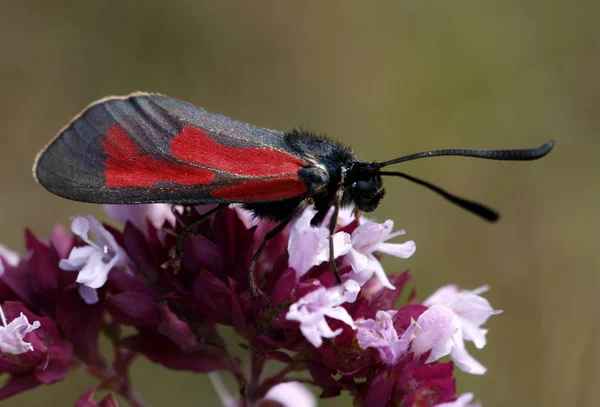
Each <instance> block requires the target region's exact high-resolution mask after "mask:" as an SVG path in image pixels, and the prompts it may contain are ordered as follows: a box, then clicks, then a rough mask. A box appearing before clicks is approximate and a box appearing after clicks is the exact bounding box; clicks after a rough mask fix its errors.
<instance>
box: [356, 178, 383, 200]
mask: <svg viewBox="0 0 600 407" xmlns="http://www.w3.org/2000/svg"><path fill="white" fill-rule="evenodd" d="M378 189H379V186H378V185H377V183H375V182H373V181H356V182H354V183H352V191H353V192H354V196H356V197H365V198H366V197H371V196H373V195H375V194H376V193H377V190H378Z"/></svg>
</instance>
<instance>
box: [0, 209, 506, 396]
mask: <svg viewBox="0 0 600 407" xmlns="http://www.w3.org/2000/svg"><path fill="white" fill-rule="evenodd" d="M206 210H207V208H206V207H196V208H178V210H176V211H173V210H172V208H171V207H170V206H168V205H160V204H159V205H135V206H116V205H115V206H106V211H107V213H108V214H109V216H111V217H112V218H113V219H115V220H117V221H119V222H121V223H122V224H123V227H122V230H119V229H115V228H112V227H110V226H106V225H103V224H101V223H100V222H98V221H97V220H96V219H94V218H93V217H91V216H88V217H75V218H73V220H72V224H71V230H72V235H70V234H69V233H67V232H66V231H65V230H64V229H62V228H57V229H55V230H54V231H53V233H52V235H51V237H50V239H49V241H47V242H45V241H42V240H40V239H38V238H37V237H35V236H34V235H33V234H32V233H30V232H26V247H27V256H26V257H24V258H19V256H18V255H17V254H15V253H14V252H11V251H10V250H8V249H6V248H4V247H2V246H0V305H1V309H0V316H1V317H2V326H0V372H3V373H5V374H6V375H8V376H9V380H8V381H7V382H6V384H5V385H4V387H2V388H0V400H1V399H5V398H7V397H10V396H12V395H14V394H17V393H19V392H22V391H25V390H28V389H31V388H33V387H36V386H38V385H40V384H52V383H55V382H57V381H60V380H63V379H64V378H65V377H66V376H67V375H68V373H69V372H70V371H72V370H73V369H76V368H79V369H83V370H85V371H86V372H87V373H89V374H90V375H92V376H94V377H96V378H97V379H98V380H99V384H98V386H96V387H94V388H92V389H88V390H86V391H84V392H82V395H81V397H80V398H79V400H77V401H76V405H85V406H116V405H117V402H116V399H115V398H114V397H113V396H112V395H109V396H107V397H106V398H104V399H103V400H102V401H100V402H98V403H96V402H94V401H93V397H94V392H95V390H96V388H102V389H105V390H106V389H108V390H111V391H113V392H114V393H117V394H119V395H120V396H121V397H123V398H124V399H125V400H126V401H127V402H128V403H129V404H130V405H132V406H143V405H144V403H143V401H142V400H141V399H140V397H139V396H138V395H137V394H136V393H135V391H134V390H133V388H132V386H131V381H130V379H129V375H128V370H129V366H130V364H131V362H132V361H133V359H134V358H135V357H136V356H138V355H140V356H143V357H146V358H148V359H149V360H151V361H153V362H155V363H158V364H161V365H163V366H164V367H166V368H169V369H176V370H187V371H192V372H200V373H209V375H210V378H211V381H212V382H213V385H214V386H215V390H216V391H217V393H218V395H219V396H220V398H221V400H222V402H223V405H224V406H228V407H234V406H236V407H237V406H239V407H243V406H253V405H262V404H261V403H263V402H264V403H265V404H264V405H267V404H268V403H279V404H281V405H284V406H299V407H304V406H306V407H308V406H314V405H316V401H315V399H314V397H313V396H312V393H311V392H309V391H307V390H306V388H305V387H304V386H303V385H302V384H301V383H300V382H303V383H308V384H311V385H313V386H316V387H317V388H319V389H320V393H321V397H334V396H337V395H339V394H340V393H341V392H343V391H344V392H349V393H350V394H352V395H353V397H354V400H355V405H357V406H375V407H377V406H382V407H383V406H417V405H418V406H434V405H439V406H456V407H459V406H473V405H475V404H470V403H471V400H472V398H473V395H472V394H470V393H467V394H464V395H462V396H460V397H457V396H456V394H455V393H456V388H455V380H454V377H453V371H454V367H455V366H456V367H458V368H459V369H461V370H463V371H465V372H468V373H472V374H483V373H484V372H485V367H484V366H483V365H482V364H481V363H479V362H478V361H477V360H476V359H475V358H473V357H472V356H471V355H470V354H469V353H468V352H467V348H466V346H465V342H468V341H471V342H473V343H474V345H475V347H476V348H478V349H480V348H482V347H483V346H485V343H486V339H485V335H486V333H487V331H486V330H485V329H482V328H481V326H482V325H483V324H484V323H485V322H486V320H487V319H488V318H489V317H490V316H491V315H494V314H496V313H498V312H500V311H497V310H494V309H493V308H492V307H491V306H490V304H489V302H488V301H487V300H486V299H484V298H483V297H481V295H480V294H482V293H483V292H484V291H485V290H486V289H487V287H481V288H478V289H476V290H470V291H469V290H461V289H459V288H457V287H456V286H452V285H449V286H445V287H442V288H440V289H439V290H438V291H436V292H435V293H433V294H432V295H431V296H430V297H428V298H427V299H425V300H424V301H422V302H419V301H417V298H416V294H415V292H414V290H413V292H412V294H411V295H410V296H409V299H408V300H407V301H406V302H405V303H404V304H400V305H399V304H397V302H398V300H399V298H400V296H401V294H402V291H403V288H404V287H405V286H406V284H407V283H408V282H409V280H410V277H411V276H410V274H409V273H408V272H402V273H393V274H386V273H385V272H384V270H383V268H382V266H381V264H380V262H379V258H380V256H381V254H389V255H392V256H396V257H399V258H408V257H410V256H411V255H412V254H413V253H414V252H415V243H414V242H412V241H407V242H403V243H394V242H390V240H391V239H393V238H396V237H398V236H401V235H403V234H404V231H396V232H393V227H394V224H393V222H392V221H389V220H388V221H386V222H384V223H381V224H380V223H375V222H372V221H370V220H368V219H365V218H360V219H359V220H357V219H354V217H353V215H352V212H351V211H350V210H348V211H342V212H341V213H340V215H339V217H338V223H337V227H336V231H335V234H334V235H333V242H334V249H335V250H334V257H335V261H336V265H337V268H338V269H339V271H340V276H341V278H342V284H341V285H338V284H337V283H336V278H335V276H334V274H333V273H332V271H331V267H330V264H329V231H328V229H327V228H326V227H324V226H311V225H310V221H311V219H312V218H313V216H314V215H315V211H314V209H312V208H308V209H306V210H305V211H304V212H303V213H302V214H301V215H300V216H299V217H298V218H297V219H295V220H294V221H293V222H292V223H291V224H290V226H289V227H287V228H286V229H285V230H284V231H283V232H282V233H280V234H279V235H278V236H277V237H275V238H273V239H271V240H269V242H268V243H267V245H266V247H265V250H264V251H263V253H262V255H261V256H260V257H259V260H258V262H257V265H256V268H255V273H256V277H257V281H258V283H259V284H258V286H259V296H258V297H257V298H255V297H253V296H252V294H251V291H250V287H249V284H248V275H247V273H248V269H249V266H250V262H251V259H252V256H253V254H254V252H255V250H256V249H257V247H258V246H259V244H260V243H261V242H262V240H263V239H264V237H265V234H266V233H267V232H268V231H269V230H270V228H271V227H273V224H272V223H270V222H268V221H258V220H257V219H255V218H254V217H253V216H252V214H251V213H249V212H248V211H246V210H244V209H242V208H239V207H230V208H226V209H222V210H219V211H217V212H216V213H215V214H214V215H213V216H211V217H210V218H208V219H207V220H206V221H204V222H202V223H200V224H199V225H197V227H196V230H195V233H193V234H191V235H189V236H186V237H184V239H183V244H182V249H183V255H182V257H181V258H173V253H174V250H173V248H174V246H175V244H176V241H177V238H178V236H179V235H180V234H181V233H183V230H184V228H185V226H186V225H188V224H190V223H192V222H193V221H194V219H196V218H197V217H198V216H199V213H203V212H205V211H206ZM326 224H327V219H326V220H325V222H323V225H326ZM220 325H225V326H230V327H233V328H234V329H235V330H236V332H237V333H238V334H239V335H240V337H241V338H242V343H241V345H240V346H242V348H243V349H245V350H247V352H248V353H249V358H248V360H249V367H248V368H245V367H244V366H243V363H242V362H241V361H240V360H238V359H237V358H235V357H233V356H232V354H231V352H230V350H229V349H228V347H227V346H226V344H225V341H224V340H223V338H222V337H221V335H220V333H219V330H218V329H217V327H218V326H220ZM120 326H128V327H132V328H134V333H133V334H130V335H127V336H123V335H122V334H121V332H123V331H122V330H121V329H119V328H120ZM128 332H131V330H128ZM102 334H104V335H106V336H107V337H108V338H109V340H110V341H111V342H112V344H113V346H112V349H113V351H114V355H113V357H112V358H110V359H109V360H107V359H105V358H104V357H103V356H102V355H101V354H100V352H99V350H98V341H99V337H100V335H102ZM447 355H449V360H447V361H441V360H440V359H441V358H443V357H445V356H447ZM269 361H277V362H280V364H283V368H281V369H280V370H278V371H274V372H273V371H271V374H269V375H268V374H266V372H268V371H270V368H271V366H270V365H269V363H268V362H269ZM217 372H228V373H230V374H231V375H232V376H233V378H234V379H235V383H236V384H237V386H238V389H236V390H235V391H232V392H230V391H228V390H227V389H226V388H225V386H223V384H222V382H221V381H220V377H219V376H218V374H217ZM302 372H308V376H306V375H304V376H303V375H301V374H300V375H299V374H298V373H302ZM233 394H236V395H243V396H233ZM269 405H270V404H269Z"/></svg>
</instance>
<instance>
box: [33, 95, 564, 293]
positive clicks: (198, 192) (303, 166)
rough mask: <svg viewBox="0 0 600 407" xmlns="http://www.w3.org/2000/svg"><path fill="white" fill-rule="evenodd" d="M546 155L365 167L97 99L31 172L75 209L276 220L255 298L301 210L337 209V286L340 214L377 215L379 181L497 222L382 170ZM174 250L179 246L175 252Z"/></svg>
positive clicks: (335, 153) (348, 156)
mask: <svg viewBox="0 0 600 407" xmlns="http://www.w3.org/2000/svg"><path fill="white" fill-rule="evenodd" d="M553 146H554V143H553V142H552V141H548V142H546V143H545V144H543V145H541V146H540V147H537V148H531V149H522V150H436V151H427V152H422V153H416V154H411V155H407V156H404V157H400V158H395V159H393V160H390V161H384V162H365V161H361V160H359V159H357V158H356V156H355V155H354V153H353V152H352V151H351V150H350V149H349V148H347V147H344V146H343V145H341V144H339V143H337V142H335V141H333V140H330V139H328V138H325V137H322V136H317V135H315V134H312V133H309V132H306V131H299V130H292V131H290V132H287V133H284V132H280V131H275V130H269V129H265V128H260V127H256V126H252V125H250V124H246V123H241V122H238V121H235V120H233V119H230V118H229V117H226V116H222V115H219V114H215V113H211V112H209V111H207V110H204V109H202V108H199V107H196V106H194V105H191V104H189V103H186V102H182V101H179V100H177V99H174V98H170V97H166V96H162V95H158V94H150V93H133V94H131V95H128V96H123V97H108V98H105V99H101V100H99V101H97V102H95V103H92V104H91V105H90V106H88V107H87V108H86V109H85V110H84V111H83V112H81V113H80V114H79V115H77V116H75V118H74V119H72V120H71V122H69V123H68V124H67V126H65V127H64V128H63V129H62V130H60V132H59V133H58V135H57V136H56V137H55V138H54V139H53V140H52V141H51V142H50V144H49V145H48V146H47V147H46V148H45V149H43V150H42V151H41V152H40V153H39V155H38V157H37V158H36V161H35V164H34V168H33V172H34V176H35V177H36V179H37V181H38V182H39V183H41V184H42V185H43V186H44V187H45V188H46V189H48V190H49V191H50V192H53V193H55V194H57V195H59V196H61V197H64V198H68V199H72V200H76V201H83V202H92V203H103V204H107V203H111V204H136V203H158V202H162V203H171V204H183V205H197V204H206V203H217V204H221V205H218V206H217V207H216V208H215V209H214V210H216V209H218V208H220V207H223V206H226V205H228V204H232V203H241V204H242V205H243V207H244V208H246V209H249V210H251V211H253V212H254V214H255V215H256V216H258V217H259V218H270V219H272V220H275V221H278V222H279V223H278V224H277V226H275V227H274V228H273V229H272V230H271V231H270V232H269V233H267V235H266V236H265V238H264V240H263V242H262V243H261V245H260V246H259V247H258V249H257V250H256V252H255V253H254V256H253V259H252V261H251V264H250V270H249V284H250V288H251V291H252V294H253V295H254V296H255V297H256V296H257V295H258V286H257V282H256V278H255V275H254V268H255V264H256V261H257V259H258V258H259V256H260V253H261V252H262V250H263V248H264V246H265V244H266V243H267V241H268V240H269V239H271V238H273V237H274V236H276V235H277V234H278V233H279V232H281V231H282V230H283V229H284V228H285V226H286V225H287V224H288V223H289V222H290V221H292V220H293V219H294V218H295V217H296V216H297V215H298V214H299V213H300V212H301V211H302V210H303V209H305V208H306V207H307V206H309V205H311V204H314V206H315V208H316V210H317V213H316V215H315V216H314V218H313V219H312V221H311V224H312V225H320V224H321V223H322V222H323V220H324V219H325V217H326V215H327V213H328V211H329V210H330V208H331V207H332V206H333V208H334V209H333V215H332V216H331V218H330V220H329V223H328V227H329V231H330V238H329V246H330V247H329V251H330V263H331V267H332V269H333V271H334V274H335V275H336V277H337V278H338V282H339V281H340V280H339V275H338V273H337V269H336V266H335V260H334V258H333V240H332V238H331V236H332V234H333V232H334V228H335V225H336V221H337V216H338V212H339V209H340V207H347V206H350V205H354V207H355V209H356V210H357V211H362V212H371V211H373V210H374V209H376V208H377V207H378V206H379V203H380V202H381V199H382V198H383V196H384V193H385V190H384V189H383V186H382V180H381V177H382V176H395V177H401V178H404V179H406V180H409V181H411V182H414V183H417V184H419V185H422V186H424V187H426V188H428V189H430V190H432V191H433V192H436V193H437V194H439V195H441V196H442V197H444V198H445V199H447V200H448V201H450V202H452V203H453V204H455V205H458V206H459V207H461V208H463V209H466V210H467V211H469V212H472V213H474V214H476V215H478V216H480V217H482V218H484V219H485V220H488V221H491V222H494V221H496V220H497V219H498V214H497V213H496V212H495V211H493V210H491V209H489V208H487V207H485V206H483V205H481V204H478V203H475V202H472V201H469V200H466V199H463V198H460V197H457V196H455V195H452V194H450V193H449V192H447V191H445V190H443V189H441V188H439V187H437V186H435V185H432V184H430V183H428V182H426V181H423V180H420V179H417V178H414V177H412V176H410V175H407V174H405V173H402V172H398V171H386V170H384V168H386V167H388V166H390V165H392V164H398V163H402V162H405V161H410V160H416V159H421V158H426V157H436V156H464V157H475V158H485V159H491V160H504V161H511V160H512V161H528V160H537V159H539V158H541V157H543V156H545V155H546V154H548V153H549V152H550V150H552V148H553ZM214 210H212V211H210V213H207V214H205V215H204V217H203V218H205V217H207V216H209V215H210V214H211V213H212V212H214ZM188 232H189V230H188ZM180 242H181V237H180V238H179V240H178V244H177V246H178V248H179V247H180ZM178 251H180V250H178Z"/></svg>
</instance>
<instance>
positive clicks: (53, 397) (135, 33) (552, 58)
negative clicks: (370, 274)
mask: <svg viewBox="0 0 600 407" xmlns="http://www.w3.org/2000/svg"><path fill="white" fill-rule="evenodd" d="M599 4H600V3H598V2H597V1H592V0H589V1H585V0H579V1H575V2H560V1H539V0H538V1H527V2H524V1H517V0H502V1H500V0H493V1H486V2H482V1H477V0H467V1H423V0H419V1H417V0H414V1H412V0H411V1H381V2H363V1H337V2H334V1H328V2H318V1H309V2H278V1H270V2H249V1H248V2H234V1H224V2H216V1H215V2H210V3H209V2H199V1H191V0H178V1H137V2H134V1H128V2H124V1H116V0H110V1H107V0H104V1H94V2H91V1H87V2H86V1H83V2H82V1H47V2H45V1H35V2H34V1H23V0H20V1H7V0H5V1H1V2H0V83H1V86H0V89H1V96H0V186H1V191H2V192H1V196H2V199H1V200H0V209H1V211H2V215H1V217H0V242H2V243H3V244H6V245H7V246H9V247H11V248H13V249H17V250H22V249H23V228H24V227H25V226H29V227H32V228H33V230H34V231H35V232H37V233H39V234H42V235H47V234H48V233H49V231H50V229H51V227H52V225H53V224H55V223H56V222H63V223H65V222H67V221H68V218H69V216H70V215H73V214H88V213H91V214H95V215H100V214H101V209H100V208H99V207H98V206H94V205H88V204H81V203H75V202H69V201H65V200H63V199H60V198H57V197H55V196H53V195H51V194H49V193H47V192H46V191H45V190H44V189H43V188H42V187H40V186H39V185H36V184H35V183H34V181H33V179H32V177H31V164H32V162H33V158H34V156H35V154H36V153H37V151H38V150H39V149H40V148H41V147H42V146H44V145H45V143H46V142H47V141H48V140H50V138H51V137H53V135H54V134H55V133H56V131H57V130H58V129H59V128H61V127H62V126H63V125H64V124H65V123H67V121H68V120H69V119H70V118H71V117H72V116H73V115H74V114H76V113H77V112H79V111H80V110H81V109H82V108H83V107H84V106H86V105H87V104H88V103H90V102H91V101H93V100H95V99H98V98H101V97H103V96H107V95H115V94H117V95H118V94H126V93H129V92H131V91H135V90H145V91H153V92H160V93H164V94H167V95H170V96H174V97H177V98H180V99H183V100H186V101H190V102H192V103H194V104H197V105H199V106H203V107H205V108H208V109H210V110H212V111H216V112H220V113H224V114H226V115H228V116H231V117H233V118H236V119H239V120H241V121H245V122H249V123H253V124H257V125H261V126H265V127H270V128H277V129H282V130H287V129H289V128H291V127H293V126H298V125H301V126H305V127H308V128H310V129H314V130H317V131H320V132H325V133H327V134H329V135H331V136H332V137H334V138H336V139H338V140H340V141H342V142H344V143H348V144H349V145H351V146H352V147H353V148H354V149H355V150H356V151H358V153H359V156H360V157H361V158H363V159H366V160H385V159H390V158H393V157H396V156H399V155H403V154H408V153H412V152H417V151H422V150H428V149H439V148H520V147H533V146H537V145H539V144H541V143H542V142H544V141H546V140H547V139H555V140H556V144H557V147H556V150H555V151H554V152H553V153H552V154H551V155H550V156H549V157H547V158H546V159H544V160H542V161H539V162H535V163H516V164H512V163H498V162H487V161H479V160H470V159H460V158H440V159H435V160H423V161H417V162H411V163H407V164H404V165H403V166H402V170H405V171H406V172H408V173H409V174H414V175H416V176H419V177H422V178H424V179H427V180H429V181H432V182H435V183H438V184H439V185H441V186H443V187H445V188H447V189H448V190H450V191H452V192H454V193H457V194H459V195H463V196H466V197H469V198H472V199H476V200H479V201H481V202H484V203H488V204H490V205H491V206H492V207H494V208H497V209H499V210H500V211H501V213H502V217H503V218H502V221H501V222H500V223H499V224H497V225H490V224H487V223H485V222H482V221H480V220H479V219H477V218H475V217H474V216H471V215H469V214H468V213H465V212H463V211H461V210H459V209H457V208H456V207H454V206H452V205H450V204H448V203H446V202H445V201H443V200H442V199H440V198H438V197H437V196H435V195H433V194H432V193H430V192H428V191H426V190H424V189H422V188H420V187H418V186H415V185H412V184H409V183H407V182H405V181H403V180H400V179H388V180H387V181H386V187H387V191H388V194H387V199H386V200H385V201H384V203H383V204H382V205H381V207H380V208H379V210H378V211H377V212H375V213H374V214H373V216H374V217H375V218H377V219H379V220H384V219H387V218H391V219H394V220H395V221H396V224H397V225H398V227H402V228H405V229H407V231H408V234H407V236H408V238H409V239H414V240H416V242H417V247H418V250H417V253H416V254H415V256H413V257H412V258H411V259H409V260H398V259H387V260H386V268H387V270H388V271H400V270H402V269H404V268H406V267H410V268H411V269H412V271H413V272H414V275H415V279H414V285H416V287H417V288H418V292H419V293H420V296H421V298H425V297H426V296H427V295H429V294H430V293H431V292H432V291H433V290H435V289H436V288H437V287H439V286H441V285H444V284H448V283H456V284H459V285H460V286H462V287H464V288H474V287H477V286H479V285H481V284H483V283H487V284H489V285H490V286H491V288H492V289H491V291H490V292H489V294H488V298H490V300H491V302H492V304H493V305H494V306H495V307H497V308H501V309H504V310H505V313H504V314H502V315H500V316H497V317H494V318H492V319H491V321H489V323H488V326H487V327H488V328H489V329H490V333H489V337H488V338H489V341H488V346H487V347H486V348H485V349H484V350H483V351H476V350H473V355H474V356H475V357H476V358H477V359H479V360H481V361H482V362H483V363H484V365H486V366H487V367H488V369H489V371H488V373H487V374H486V375H484V376H482V377H473V376H468V375H465V374H461V373H459V374H458V382H459V391H460V392H464V391H473V392H474V393H475V395H476V398H477V399H480V400H482V401H483V403H484V405H485V406H503V405H518V406H567V405H568V406H571V405H573V406H575V405H576V406H595V405H597V395H596V391H597V385H598V383H600V363H599V362H600V351H599V350H598V347H597V345H598V342H599V340H600V334H599V329H600V328H599V327H598V324H599V323H600V295H598V290H599V289H600V277H599V275H600V273H599V269H598V266H599V261H598V258H599V257H598V247H597V245H598V242H597V240H598V238H597V234H598V230H600V213H599V211H600V192H599V190H598V181H599V177H598V172H599V170H600V166H599V164H598V158H597V157H598V153H599V147H600V138H599V135H598V133H599V132H600V111H599V109H598V107H599V102H598V95H599V91H600V85H599V84H600V81H599V80H598V72H599V71H600V48H599V45H600V41H599V38H600V37H599V32H598V29H597V24H598V23H597V18H598V16H600V6H599ZM594 236H596V237H594ZM134 381H135V383H136V385H137V388H138V390H139V391H140V392H141V393H142V395H143V396H144V398H145V399H146V400H147V401H148V402H149V403H150V404H152V405H154V406H163V405H171V406H179V405H196V406H200V405H207V406H208V405H216V398H215V395H214V391H213V390H212V388H211V387H210V386H209V385H208V381H207V380H206V378H205V377H204V376H202V375H193V374H186V373H178V372H168V371H166V370H165V369H163V368H161V367H160V366H155V365H152V364H150V363H148V362H145V361H138V362H136V364H135V366H134ZM92 383H94V382H93V381H92V380H90V379H87V378H86V377H84V376H83V375H82V374H74V375H73V377H72V378H70V379H69V380H68V381H66V382H63V383H60V384H57V385H55V386H52V387H42V388H38V389H37V390H35V391H33V392H31V393H27V394H24V395H21V396H18V397H15V398H14V399H12V400H10V401H8V402H5V403H3V405H7V406H17V405H20V406H22V405H27V406H45V405H72V404H73V401H74V400H75V398H76V397H77V395H79V394H80V393H81V392H82V391H83V390H85V389H86V388H88V387H89V386H90V385H91V384H92ZM594 400H596V401H594ZM323 405H338V406H343V405H350V402H349V400H347V399H343V400H342V399H340V400H336V401H334V402H333V403H332V402H331V401H329V402H328V403H323Z"/></svg>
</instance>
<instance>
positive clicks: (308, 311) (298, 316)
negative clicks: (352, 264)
mask: <svg viewBox="0 0 600 407" xmlns="http://www.w3.org/2000/svg"><path fill="white" fill-rule="evenodd" d="M359 291H360V287H359V285H358V284H357V283H356V282H355V281H353V280H348V281H346V282H345V283H344V284H343V285H339V286H335V287H331V288H325V287H319V288H317V289H316V290H314V291H311V292H310V293H308V294H306V295H305V296H304V297H302V298H300V299H299V300H298V301H297V302H295V303H294V304H292V305H291V306H290V309H289V311H288V313H287V315H286V317H285V319H287V320H291V321H298V322H300V331H302V334H303V335H304V337H305V338H306V339H307V340H308V341H309V342H310V343H312V344H313V346H315V347H317V348H318V347H319V346H321V345H322V344H323V338H333V337H335V336H337V335H339V334H340V333H342V329H341V328H339V329H336V330H335V331H333V330H331V328H330V327H329V324H328V323H327V320H326V319H325V317H326V316H327V317H329V318H333V319H337V320H339V321H342V322H344V323H346V324H347V325H349V326H350V327H352V329H356V327H355V325H354V321H353V320H352V317H351V316H350V314H348V311H346V310H345V309H344V308H343V307H341V305H342V304H344V303H346V302H354V301H355V300H356V297H357V295H358V292H359Z"/></svg>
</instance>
